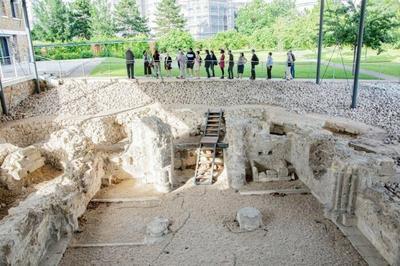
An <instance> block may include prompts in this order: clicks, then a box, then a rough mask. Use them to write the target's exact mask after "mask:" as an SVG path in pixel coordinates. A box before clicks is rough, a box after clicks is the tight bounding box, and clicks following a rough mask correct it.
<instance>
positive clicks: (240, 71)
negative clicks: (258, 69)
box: [237, 53, 247, 79]
mask: <svg viewBox="0 0 400 266" xmlns="http://www.w3.org/2000/svg"><path fill="white" fill-rule="evenodd" d="M246 63H247V59H246V57H244V53H240V56H239V59H238V61H237V73H238V75H237V78H238V79H239V78H240V79H241V78H243V72H244V65H245V64H246Z"/></svg>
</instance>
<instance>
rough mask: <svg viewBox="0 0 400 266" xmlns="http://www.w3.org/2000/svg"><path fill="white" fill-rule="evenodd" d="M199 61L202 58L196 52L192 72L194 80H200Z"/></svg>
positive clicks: (198, 52)
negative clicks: (194, 76)
mask: <svg viewBox="0 0 400 266" xmlns="http://www.w3.org/2000/svg"><path fill="white" fill-rule="evenodd" d="M201 61H202V58H201V56H200V51H197V52H196V57H195V58H194V72H195V75H196V78H198V79H199V78H200V66H201Z"/></svg>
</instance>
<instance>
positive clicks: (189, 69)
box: [186, 48, 196, 77]
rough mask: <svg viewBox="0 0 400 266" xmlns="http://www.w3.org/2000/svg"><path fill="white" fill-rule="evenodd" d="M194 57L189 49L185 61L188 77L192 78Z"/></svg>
mask: <svg viewBox="0 0 400 266" xmlns="http://www.w3.org/2000/svg"><path fill="white" fill-rule="evenodd" d="M195 57H196V55H195V53H194V52H193V49H192V48H189V52H187V54H186V59H187V62H186V68H187V72H188V75H189V76H190V77H193V66H194V59H195Z"/></svg>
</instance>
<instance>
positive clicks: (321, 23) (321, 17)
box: [316, 0, 325, 84]
mask: <svg viewBox="0 0 400 266" xmlns="http://www.w3.org/2000/svg"><path fill="white" fill-rule="evenodd" d="M324 9H325V0H321V6H320V10H319V35H318V58H317V77H316V83H317V84H319V83H320V82H321V55H322V43H323V41H324V38H323V37H324V36H323V34H324V33H323V27H324Z"/></svg>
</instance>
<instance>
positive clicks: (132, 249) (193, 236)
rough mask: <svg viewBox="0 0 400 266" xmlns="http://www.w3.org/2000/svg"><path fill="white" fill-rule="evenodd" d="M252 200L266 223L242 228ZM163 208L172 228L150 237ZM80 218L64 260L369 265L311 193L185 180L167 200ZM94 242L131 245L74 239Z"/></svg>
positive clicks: (97, 208) (105, 207)
mask: <svg viewBox="0 0 400 266" xmlns="http://www.w3.org/2000/svg"><path fill="white" fill-rule="evenodd" d="M296 182H297V184H296ZM296 182H295V183H293V182H290V183H291V184H290V185H287V184H286V185H284V186H283V187H285V188H289V187H292V188H293V187H298V185H299V184H298V182H299V181H296ZM121 186H122V185H121V184H118V185H115V186H114V187H115V189H116V190H119V191H122V190H123V189H122V188H121ZM254 187H256V188H257V189H265V187H262V186H260V185H257V186H254ZM113 189H114V188H111V189H109V190H113ZM109 195H113V193H109ZM146 195H147V196H149V194H148V193H147V194H146ZM114 196H115V194H114ZM139 196H140V193H139ZM118 197H119V196H118ZM246 206H251V207H256V208H258V209H259V210H260V211H261V212H262V214H263V221H264V224H265V227H264V228H261V229H259V230H257V231H254V232H248V233H241V232H239V228H238V226H237V224H236V222H235V216H236V211H237V210H238V209H240V208H241V207H246ZM157 216H162V217H166V218H168V219H170V221H171V226H170V230H171V233H170V234H168V235H167V236H166V237H165V239H164V240H163V241H162V242H160V243H157V244H153V245H144V244H143V241H144V237H145V227H146V224H148V223H149V222H150V221H151V220H152V219H153V218H154V217H157ZM81 221H82V224H81V231H80V232H79V233H75V234H74V236H73V239H72V241H71V243H70V246H69V248H68V249H67V251H66V252H65V254H64V257H63V259H62V262H61V265H74V266H75V265H366V263H365V262H364V260H363V259H362V258H361V257H360V255H359V254H358V253H357V252H356V251H355V250H354V248H353V247H352V246H351V244H350V242H349V241H348V240H347V239H346V238H345V237H344V236H343V235H342V233H341V232H340V231H339V230H338V229H337V228H336V226H334V225H333V224H332V223H331V222H330V221H328V220H327V219H325V218H324V216H323V213H322V206H321V205H320V204H319V203H318V202H317V200H316V199H315V198H314V197H313V196H312V195H310V194H291V195H282V194H279V195H259V196H241V195H240V194H239V193H238V192H235V191H233V190H230V189H228V190H224V189H222V187H221V186H220V185H217V184H216V185H213V186H197V187H193V186H192V185H186V186H184V187H182V188H180V189H178V190H176V191H174V192H172V193H169V194H167V195H164V196H162V197H161V201H157V200H150V201H145V202H141V201H139V202H138V201H135V202H123V203H96V204H94V203H91V204H90V206H89V208H88V210H87V212H86V213H85V214H84V216H83V218H82V219H81ZM88 243H107V244H110V243H130V244H131V246H117V247H90V248H87V247H85V248H82V247H74V246H76V245H79V244H88Z"/></svg>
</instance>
